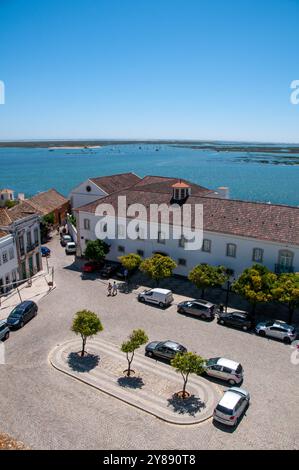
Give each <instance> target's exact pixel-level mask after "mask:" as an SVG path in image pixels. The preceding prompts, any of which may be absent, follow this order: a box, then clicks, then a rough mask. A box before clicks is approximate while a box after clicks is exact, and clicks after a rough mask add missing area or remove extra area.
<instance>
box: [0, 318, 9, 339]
mask: <svg viewBox="0 0 299 470" xmlns="http://www.w3.org/2000/svg"><path fill="white" fill-rule="evenodd" d="M9 333H10V329H9V326H8V325H7V323H6V322H5V321H4V320H2V321H1V320H0V341H5V340H6V339H8V338H9Z"/></svg>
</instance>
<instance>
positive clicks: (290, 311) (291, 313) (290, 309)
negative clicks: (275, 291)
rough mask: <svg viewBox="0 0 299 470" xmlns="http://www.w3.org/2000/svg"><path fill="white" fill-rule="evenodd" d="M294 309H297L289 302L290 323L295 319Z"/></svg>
mask: <svg viewBox="0 0 299 470" xmlns="http://www.w3.org/2000/svg"><path fill="white" fill-rule="evenodd" d="M294 311H295V308H294V306H293V305H292V304H289V320H288V323H289V325H290V324H291V323H292V321H293V315H294Z"/></svg>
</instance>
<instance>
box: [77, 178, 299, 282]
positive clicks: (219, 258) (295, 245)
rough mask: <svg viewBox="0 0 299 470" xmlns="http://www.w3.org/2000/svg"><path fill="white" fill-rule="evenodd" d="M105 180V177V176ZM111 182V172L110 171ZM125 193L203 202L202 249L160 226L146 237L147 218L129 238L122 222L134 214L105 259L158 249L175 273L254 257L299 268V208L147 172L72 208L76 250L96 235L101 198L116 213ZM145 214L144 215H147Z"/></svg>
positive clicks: (149, 199)
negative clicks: (234, 196) (173, 265)
mask: <svg viewBox="0 0 299 470" xmlns="http://www.w3.org/2000/svg"><path fill="white" fill-rule="evenodd" d="M105 179H106V182H107V181H108V180H109V177H105ZM114 183H115V176H114ZM119 196H125V197H126V203H127V206H131V205H132V204H136V203H139V204H143V205H144V206H145V207H146V208H149V206H150V205H151V204H158V205H159V204H166V205H167V206H168V207H171V205H172V204H173V203H174V202H176V203H179V204H181V205H182V204H187V203H188V204H190V205H191V206H195V205H197V204H201V205H202V207H203V243H202V246H201V248H200V249H198V250H195V251H190V250H186V243H185V241H184V239H180V240H177V239H174V238H173V237H170V239H165V237H164V234H163V233H162V232H160V233H159V234H158V237H157V238H156V239H148V238H146V232H147V228H148V224H149V222H153V221H150V220H149V219H148V218H147V220H146V225H145V228H144V227H143V228H142V230H140V231H139V233H138V239H136V240H131V239H129V238H128V237H126V238H124V239H123V236H124V234H126V226H127V224H128V223H129V222H130V221H131V220H132V219H133V218H134V217H127V218H126V219H122V222H121V223H119V224H118V225H119V226H118V227H117V231H116V233H117V236H116V238H115V239H111V238H110V239H109V238H107V242H108V243H109V244H110V245H111V250H110V253H109V254H108V257H107V258H108V259H111V260H117V259H118V257H119V256H120V255H123V254H126V253H138V254H140V255H141V256H143V257H148V256H151V255H152V254H153V253H156V252H159V253H163V254H165V255H169V256H171V257H172V258H173V259H174V260H175V261H176V263H177V265H178V267H177V268H176V270H175V273H176V274H180V275H184V276H186V275H187V274H188V273H189V271H190V270H191V269H192V268H193V267H194V266H195V265H197V264H199V263H209V264H211V265H220V264H221V265H224V266H226V267H227V268H230V269H232V270H233V272H234V276H235V277H236V276H238V275H239V274H240V273H241V272H242V271H243V270H244V269H245V268H247V267H249V266H251V265H252V264H255V263H260V264H263V265H265V266H267V267H268V268H269V269H271V270H272V271H274V272H277V273H281V272H293V271H299V208H297V207H290V206H284V205H274V204H262V203H255V202H245V201H237V200H231V199H227V198H226V197H225V195H223V194H219V193H217V192H214V191H211V190H208V189H206V188H203V187H201V186H198V185H195V184H193V183H190V182H188V181H186V180H180V181H178V180H177V179H176V178H164V177H157V176H146V177H144V178H142V179H139V181H137V182H136V184H134V185H132V186H130V187H128V188H126V189H122V190H118V191H115V192H112V193H111V194H110V195H108V196H106V197H103V196H102V197H101V198H100V199H97V200H94V201H93V202H91V203H89V204H86V205H84V206H81V207H79V208H77V209H76V210H75V213H76V217H77V230H78V254H79V255H81V254H84V251H85V248H86V243H87V241H88V240H95V239H96V233H95V229H96V225H97V224H98V223H99V222H100V221H101V219H102V217H100V216H99V215H96V211H97V207H98V205H99V204H102V203H105V204H111V206H112V207H113V208H114V210H115V213H116V215H117V211H118V197H119ZM147 217H148V216H147Z"/></svg>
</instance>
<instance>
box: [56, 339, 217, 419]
mask: <svg viewBox="0 0 299 470" xmlns="http://www.w3.org/2000/svg"><path fill="white" fill-rule="evenodd" d="M72 342H74V340H68V341H66V342H65V343H63V344H58V345H56V346H55V347H54V348H53V349H52V350H51V351H50V352H49V355H48V362H49V364H50V365H51V366H52V367H53V368H54V369H55V370H58V371H59V372H62V373H63V374H65V375H67V376H68V377H71V378H72V379H74V380H77V381H79V382H81V383H83V384H85V385H88V386H90V387H92V388H93V389H95V390H98V391H100V392H102V393H105V394H106V395H108V396H110V397H113V398H116V399H117V400H119V401H121V402H123V403H125V404H127V405H130V406H132V407H133V408H135V409H138V410H141V411H142V412H144V413H147V414H149V415H151V416H154V417H155V418H158V419H159V420H161V421H164V422H165V423H168V424H174V425H176V426H198V425H200V424H203V423H205V422H206V421H208V420H211V419H212V412H211V414H210V415H209V416H207V417H205V418H201V419H199V420H198V421H196V420H192V421H191V420H190V421H183V422H182V421H180V420H177V419H175V418H173V419H171V418H167V417H164V416H161V415H160V414H158V413H156V412H155V411H151V410H149V409H145V408H143V407H142V406H141V405H139V404H137V403H134V402H132V401H130V400H129V399H126V398H124V397H122V396H120V395H118V394H116V393H114V392H112V391H110V390H108V389H107V388H103V387H102V386H101V385H95V384H93V383H90V382H89V381H87V380H84V379H82V378H80V377H78V376H76V375H74V374H72V373H71V372H68V371H67V370H65V369H64V368H63V367H62V366H59V365H57V364H55V363H54V361H53V360H52V356H53V354H54V352H55V350H57V349H58V348H61V347H63V346H65V345H67V344H68V343H72ZM113 346H115V345H113ZM214 388H215V391H216V393H217V394H219V388H218V387H216V386H215V387H214Z"/></svg>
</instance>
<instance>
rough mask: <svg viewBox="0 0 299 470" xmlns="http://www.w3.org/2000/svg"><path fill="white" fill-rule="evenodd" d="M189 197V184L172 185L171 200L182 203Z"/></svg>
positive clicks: (180, 182)
mask: <svg viewBox="0 0 299 470" xmlns="http://www.w3.org/2000/svg"><path fill="white" fill-rule="evenodd" d="M190 195H191V187H190V185H189V184H187V183H184V182H182V180H181V179H180V181H179V182H178V183H175V184H173V185H172V199H173V200H174V201H183V200H184V199H186V198H187V197H188V196H190Z"/></svg>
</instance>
